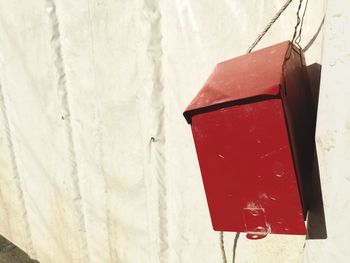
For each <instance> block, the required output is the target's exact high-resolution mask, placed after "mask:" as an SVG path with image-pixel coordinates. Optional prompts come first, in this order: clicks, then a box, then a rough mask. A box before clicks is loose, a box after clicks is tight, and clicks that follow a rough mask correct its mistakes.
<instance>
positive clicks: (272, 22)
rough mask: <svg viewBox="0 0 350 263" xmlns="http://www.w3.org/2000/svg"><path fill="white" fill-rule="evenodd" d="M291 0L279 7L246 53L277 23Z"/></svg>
mask: <svg viewBox="0 0 350 263" xmlns="http://www.w3.org/2000/svg"><path fill="white" fill-rule="evenodd" d="M292 1H293V0H287V1H286V2H285V3H284V5H283V6H282V7H281V9H280V10H278V12H277V13H276V14H275V15H274V16H273V17H272V19H271V20H270V22H269V23H268V24H267V25H266V27H265V28H264V30H263V31H262V32H261V33H260V34H259V35H258V37H257V38H256V39H255V41H254V42H253V43H252V44H251V45H250V47H249V48H248V50H247V53H250V52H252V50H253V48H255V46H256V45H257V44H258V43H259V42H260V40H261V39H262V38H263V37H264V35H265V34H266V33H267V31H269V29H270V28H271V26H272V25H273V24H274V23H275V22H276V21H277V19H278V18H279V17H280V15H281V14H282V13H283V12H284V11H285V10H286V9H287V7H288V6H289V5H290V3H291V2H292Z"/></svg>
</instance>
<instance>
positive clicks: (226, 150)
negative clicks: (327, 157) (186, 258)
mask: <svg viewBox="0 0 350 263" xmlns="http://www.w3.org/2000/svg"><path fill="white" fill-rule="evenodd" d="M304 68H305V66H304V60H303V55H302V53H301V51H300V50H299V49H298V48H296V47H295V46H294V45H291V43H290V42H289V41H288V42H283V43H280V44H277V45H274V46H271V47H268V48H265V49H261V50H258V51H255V52H252V53H250V54H247V55H243V56H240V57H237V58H234V59H231V60H228V61H225V62H222V63H220V64H218V65H217V66H216V68H215V69H214V72H213V73H212V74H211V76H210V77H209V79H208V80H207V82H206V83H205V85H204V87H203V88H202V89H201V90H200V92H199V93H198V95H197V96H196V97H195V98H194V99H193V101H192V102H191V104H190V105H189V106H188V107H187V109H186V111H185V112H184V116H185V118H186V120H187V122H188V123H190V124H191V126H192V133H193V138H194V142H195V147H196V150H197V155H198V160H199V165H200V169H201V174H202V179H203V183H204V188H205V192H206V197H207V202H208V206H209V211H210V216H211V220H212V224H213V228H214V229H215V230H218V231H234V232H247V233H248V235H247V237H248V238H251V239H259V238H262V237H264V236H266V235H267V234H269V233H272V234H295V235H305V234H306V229H305V222H304V221H305V218H306V213H307V199H308V198H307V192H308V191H307V178H308V176H309V173H310V169H311V168H310V167H311V164H312V161H311V159H310V156H311V155H312V151H313V145H314V144H313V136H314V131H313V127H312V123H313V118H314V117H315V113H314V112H313V105H312V99H311V95H310V94H311V93H310V90H309V88H308V82H307V79H306V76H305V74H304Z"/></svg>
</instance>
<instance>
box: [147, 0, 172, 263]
mask: <svg viewBox="0 0 350 263" xmlns="http://www.w3.org/2000/svg"><path fill="white" fill-rule="evenodd" d="M159 4H160V2H159V0H145V1H144V7H143V10H144V18H145V20H146V21H147V23H148V25H149V31H150V32H149V41H148V45H147V51H146V52H147V54H146V55H147V58H148V60H149V61H148V62H149V64H150V67H151V81H152V90H151V93H150V98H149V99H150V101H149V102H150V108H151V111H152V113H151V125H150V127H151V128H150V129H151V131H150V132H151V137H150V138H149V140H150V144H149V154H150V162H151V169H152V172H151V173H150V174H149V176H151V177H152V180H153V182H154V187H155V191H154V192H155V193H154V192H152V193H151V194H156V195H157V196H156V197H155V198H154V199H153V201H156V202H157V211H156V213H157V216H156V218H153V219H155V222H156V224H157V230H156V232H157V250H158V251H156V253H157V257H158V261H159V262H162V263H167V262H169V254H168V251H169V241H168V207H167V202H168V200H167V178H166V157H165V147H166V140H165V103H164V100H165V96H164V93H165V90H164V85H163V70H162V59H163V47H162V37H163V36H162V28H161V18H162V17H161V10H160V6H159ZM151 223H153V222H151Z"/></svg>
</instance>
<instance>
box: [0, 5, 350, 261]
mask: <svg viewBox="0 0 350 263" xmlns="http://www.w3.org/2000/svg"><path fill="white" fill-rule="evenodd" d="M334 2H339V4H341V3H342V2H344V3H345V1H341V0H337V1H334ZM332 3H333V1H332ZM297 4H298V3H297V1H294V2H293V3H292V4H291V6H290V7H289V8H288V9H287V10H286V12H285V13H284V14H283V15H282V16H281V18H280V19H279V20H278V21H277V22H276V24H275V25H274V26H273V27H272V28H271V30H270V31H269V32H268V33H267V35H266V37H265V38H264V39H263V40H262V41H261V42H260V44H259V45H258V47H257V48H259V47H263V46H267V45H269V44H273V43H276V42H280V41H283V40H286V39H290V38H291V36H292V34H293V28H294V25H295V22H296V17H295V12H296V8H297ZM281 5H282V1H278V0H264V1H262V0H248V1H240V0H223V1H209V0H206V1H202V0H191V1H190V0H173V1H170V0H164V1H157V0H129V1H116V0H95V1H93V0H84V1H83V0H74V1H69V0H47V1H44V0H37V1H33V0H32V1H25V2H23V1H19V0H12V1H6V0H0V87H1V97H0V103H1V105H0V106H1V114H0V118H1V119H0V123H1V125H0V174H1V180H0V220H1V221H0V233H1V234H2V235H4V236H6V237H7V238H8V239H10V240H11V241H13V242H14V243H16V244H17V245H19V246H20V247H21V248H23V249H24V250H26V251H27V252H29V253H30V254H31V255H32V256H33V257H36V258H38V260H39V261H40V262H42V263H45V262H50V263H51V262H52V263H55V262H57V263H58V262H59V263H61V262H65V263H79V262H83V263H89V262H97V263H100V262H122V263H137V262H152V263H153V262H161V263H168V262H169V263H172V262H173V263H189V262H191V263H192V262H203V263H204V262H208V263H212V262H221V254H220V248H219V236H218V233H217V232H214V231H213V230H212V227H211V223H210V218H209V213H208V209H207V205H206V201H205V195H204V191H203V187H202V182H201V178H200V173H199V170H198V164H197V159H196V154H195V149H194V146H193V142H192V137H191V132H190V127H189V126H188V125H187V124H186V122H185V120H184V118H183V116H182V111H183V110H184V108H185V106H186V105H187V104H188V103H189V101H190V100H191V98H192V97H193V96H194V95H195V94H196V93H197V91H198V89H199V88H200V87H201V85H202V84H203V83H204V81H205V80H206V78H207V77H208V75H209V74H210V72H211V70H212V69H213V67H214V65H215V64H216V63H218V62H220V61H223V60H226V59H229V58H232V57H234V56H237V55H240V54H242V53H244V52H245V51H246V49H247V48H248V47H249V45H250V44H251V42H253V40H254V39H255V37H256V36H257V35H258V34H259V33H260V31H261V30H262V29H263V28H264V26H265V24H266V23H267V22H268V21H269V19H270V18H271V17H272V16H273V15H274V13H275V12H276V11H277V10H278V9H279V8H280V6H281ZM344 5H345V4H344ZM323 8H324V3H323V1H321V0H320V1H310V3H309V8H308V11H307V13H306V17H305V24H304V31H303V39H302V42H301V44H302V46H307V44H308V43H309V41H310V40H311V39H312V38H313V36H314V34H315V33H316V32H317V29H318V27H319V25H320V23H321V21H322V18H323V12H324V10H323ZM332 10H333V9H332ZM334 10H335V9H334ZM332 12H333V11H332ZM334 12H335V13H336V12H337V11H334ZM347 15H349V14H347ZM332 19H333V18H332ZM332 19H331V20H330V21H331V22H332V21H333V22H334V23H340V25H342V23H345V21H347V23H348V21H349V16H345V15H344V16H340V17H339V18H334V20H332ZM337 19H343V20H344V21H343V20H337ZM337 21H340V22H337ZM342 21H343V22H342ZM331 25H333V24H331ZM340 25H337V24H334V26H333V27H337V30H341V29H340V28H341V26H340ZM329 30H330V29H329ZM343 30H344V32H345V27H344V26H343ZM331 32H332V31H330V33H329V37H328V41H326V43H328V44H326V53H325V54H326V57H325V60H326V59H327V57H328V58H329V59H331V58H333V55H332V52H333V51H332V50H333V49H336V47H335V46H334V45H339V44H342V45H344V48H345V47H346V43H345V41H342V42H339V41H338V40H335V39H334V38H335V36H337V38H338V35H339V34H340V35H341V34H342V33H341V32H340V31H334V36H333V35H332V33H331ZM344 34H345V33H344ZM332 36H333V40H332ZM326 39H327V38H326ZM344 39H348V38H346V36H344ZM321 44H322V41H321V35H320V36H318V37H317V38H316V41H315V42H314V43H313V45H312V46H311V47H310V48H309V49H308V51H307V53H306V56H307V61H308V63H310V64H311V63H314V62H319V61H320V59H321ZM327 45H328V46H327ZM332 48H333V49H332ZM327 49H329V51H327ZM344 50H345V49H344ZM344 50H343V51H344ZM327 52H328V53H327ZM340 52H342V51H340ZM347 52H348V53H349V51H347ZM336 54H337V55H339V57H338V56H336V57H334V59H335V63H339V64H341V63H343V62H341V61H342V59H346V60H344V61H345V62H346V63H349V57H348V54H347V53H346V52H345V51H344V53H336ZM345 62H344V63H345ZM326 63H331V62H326ZM327 65H328V64H327ZM327 65H326V66H327ZM337 65H338V64H337ZM327 67H328V68H330V69H333V70H334V72H335V73H334V75H329V77H328V78H326V77H325V78H324V79H323V87H324V91H321V94H322V97H321V102H322V103H323V105H321V107H320V113H321V114H322V118H321V119H319V121H320V125H322V126H320V127H319V130H318V134H319V138H320V142H321V144H322V143H323V145H325V144H327V145H328V144H329V143H331V144H332V143H333V141H332V140H335V142H334V143H337V144H335V145H336V146H335V147H337V148H334V149H331V150H330V151H328V150H322V149H321V153H320V159H321V161H322V164H325V165H324V166H322V172H323V177H322V180H323V181H322V183H323V187H324V192H325V199H326V204H327V205H328V209H327V210H326V213H328V215H332V216H331V217H329V218H327V219H328V221H329V222H327V223H328V226H329V231H328V232H329V235H330V239H329V240H327V241H308V242H307V245H306V249H305V250H303V245H304V240H303V237H293V236H269V237H267V238H266V239H263V240H260V241H249V240H246V239H245V238H244V236H242V237H241V238H240V240H239V243H238V248H237V257H236V262H249V263H254V262H258V263H262V262H269V263H274V262H275V263H281V262H302V258H304V259H305V260H304V262H330V260H328V261H327V260H326V258H327V259H331V258H333V257H334V254H337V255H338V254H339V253H342V252H343V250H342V247H341V246H346V245H347V244H348V243H349V242H346V241H347V237H346V236H345V233H344V234H343V232H342V231H343V228H339V227H338V224H337V217H333V216H334V215H342V214H344V213H342V212H343V211H345V204H346V203H345V202H344V200H343V201H342V202H339V198H341V197H342V196H346V193H345V192H346V186H347V181H346V179H345V176H344V178H341V173H340V172H339V173H338V169H340V168H338V167H337V166H338V165H337V164H338V163H337V161H336V160H337V156H338V155H339V154H343V155H344V154H348V153H346V151H347V148H346V146H345V144H342V140H343V139H344V142H345V137H344V136H346V135H345V132H346V131H345V130H342V128H341V127H343V128H344V127H345V126H339V129H338V130H337V132H338V134H342V135H339V136H343V137H334V136H333V135H334V134H333V132H335V131H334V130H332V129H333V125H332V124H331V123H330V122H328V120H329V119H332V121H333V122H334V123H335V124H334V127H338V126H336V125H342V123H343V120H345V118H346V116H345V111H342V110H343V109H346V107H345V106H346V104H345V103H346V96H345V94H346V92H348V91H346V88H345V82H344V83H343V82H339V86H337V87H336V88H338V89H339V94H341V95H339V96H340V97H339V98H338V97H337V96H338V95H337V96H334V97H332V92H331V90H333V88H334V85H333V84H334V83H333V78H334V77H336V76H340V74H339V72H340V71H341V70H342V69H343V67H340V68H339V70H337V67H333V68H332V66H331V65H330V64H329V66H327ZM344 67H345V65H344ZM326 70H327V68H324V71H326ZM326 72H327V71H326ZM338 79H339V78H338ZM327 81H328V82H327ZM339 81H340V80H339ZM327 83H329V84H327ZM342 85H343V86H342ZM341 92H343V93H344V94H342V93H341ZM327 98H331V99H330V100H328V99H327ZM338 99H339V100H340V102H341V103H343V104H341V103H338ZM332 105H338V106H337V107H338V108H339V112H344V113H341V114H343V115H341V114H340V115H339V117H338V118H333V115H331V114H330V112H331V111H330V110H329V109H332V108H333V106H332ZM337 120H338V121H337ZM344 125H345V123H344ZM344 129H345V128H344ZM343 133H344V134H343ZM339 138H340V139H339ZM349 138H350V137H349ZM347 142H348V141H347ZM348 143H349V142H348ZM319 145H320V144H319ZM331 148H332V147H331ZM322 151H324V155H323V154H322ZM344 158H345V157H344ZM343 160H344V165H343V166H341V169H343V172H342V173H343V174H345V171H347V168H346V166H345V164H346V161H345V160H347V159H343ZM335 167H337V168H335ZM335 171H336V172H335ZM334 172H335V174H333V173H334ZM333 176H339V177H337V178H338V179H337V180H336V181H335V182H333V180H332V179H330V178H331V177H333ZM343 179H344V180H343ZM342 180H343V181H342ZM338 187H343V192H342V195H340V196H338V197H337V196H336V195H337V193H336V192H335V189H337V188H338ZM338 202H339V204H338ZM331 204H332V205H333V208H332V210H330V209H329V207H330V205H331ZM333 213H334V215H333ZM348 219H349V216H344V217H343V218H342V220H344V222H345V220H348ZM344 224H345V223H344ZM332 230H333V232H332ZM338 234H339V235H341V236H342V238H341V239H337V235H338ZM347 236H349V235H347ZM232 242H233V234H229V233H228V234H226V235H225V244H226V248H227V254H228V255H229V257H230V256H231V251H232V249H231V247H232ZM331 251H334V254H333V252H331ZM303 253H304V257H303ZM338 256H339V255H338ZM316 257H318V259H315V258H316ZM340 257H341V256H339V259H340V260H343V257H341V258H340ZM344 257H345V254H344ZM317 260H319V261H317ZM322 260H324V261H322ZM338 262H346V261H338Z"/></svg>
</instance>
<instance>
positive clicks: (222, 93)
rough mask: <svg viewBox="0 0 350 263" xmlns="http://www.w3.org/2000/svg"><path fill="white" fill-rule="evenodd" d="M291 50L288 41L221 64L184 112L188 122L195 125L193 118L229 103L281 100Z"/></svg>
mask: <svg viewBox="0 0 350 263" xmlns="http://www.w3.org/2000/svg"><path fill="white" fill-rule="evenodd" d="M289 47H290V41H285V42H282V43H279V44H276V45H273V46H270V47H267V48H264V49H260V50H257V51H254V52H252V53H249V54H246V55H243V56H240V57H236V58H233V59H230V60H227V61H224V62H221V63H219V64H218V65H217V66H216V67H215V69H214V71H213V73H212V74H211V76H210V77H209V79H208V80H207V82H206V83H205V84H204V87H203V88H202V89H201V90H200V91H199V93H198V94H197V96H196V97H195V98H194V99H193V100H192V102H191V103H190V105H189V106H188V107H187V109H186V111H185V112H184V116H185V118H186V120H187V122H188V123H191V119H192V116H193V115H194V114H198V113H201V112H203V109H205V110H206V111H208V110H211V109H213V110H215V109H217V108H220V106H223V107H224V105H225V104H227V103H229V102H234V101H241V100H244V99H249V98H254V97H258V96H277V95H278V94H279V91H280V84H281V81H282V76H283V74H282V73H283V72H282V71H283V63H284V61H285V57H286V56H285V55H286V52H287V51H288V48H289Z"/></svg>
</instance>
